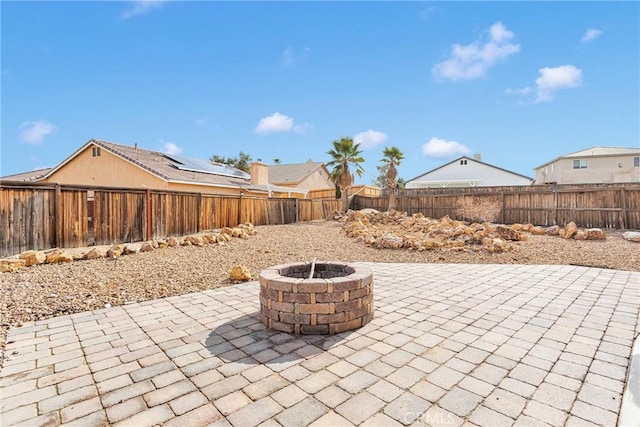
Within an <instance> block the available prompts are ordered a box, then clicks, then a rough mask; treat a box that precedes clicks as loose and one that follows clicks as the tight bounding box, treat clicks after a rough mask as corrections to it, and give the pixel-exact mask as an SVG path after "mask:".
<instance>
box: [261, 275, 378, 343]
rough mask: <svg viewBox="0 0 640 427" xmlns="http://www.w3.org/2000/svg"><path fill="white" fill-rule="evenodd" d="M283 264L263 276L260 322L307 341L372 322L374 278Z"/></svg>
mask: <svg viewBox="0 0 640 427" xmlns="http://www.w3.org/2000/svg"><path fill="white" fill-rule="evenodd" d="M311 270H312V264H307V263H295V264H283V265H277V266H275V267H271V268H268V269H266V270H263V271H262V272H261V273H260V277H259V282H260V321H261V322H262V323H263V324H264V325H265V326H267V327H268V328H270V329H275V330H278V331H282V332H287V333H294V334H304V335H327V334H337V333H340V332H344V331H349V330H352V329H357V328H360V327H361V326H364V325H366V324H367V323H369V322H370V321H371V319H373V273H372V272H371V270H369V269H368V268H364V267H353V266H350V265H348V264H346V263H339V262H316V263H315V264H314V265H313V270H314V274H313V277H314V278H312V279H309V278H308V277H309V275H310V273H311Z"/></svg>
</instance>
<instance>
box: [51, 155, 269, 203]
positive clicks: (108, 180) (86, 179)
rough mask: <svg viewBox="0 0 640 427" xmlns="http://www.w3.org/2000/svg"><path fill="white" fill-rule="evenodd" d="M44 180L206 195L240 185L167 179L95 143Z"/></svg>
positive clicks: (227, 191) (231, 192)
mask: <svg viewBox="0 0 640 427" xmlns="http://www.w3.org/2000/svg"><path fill="white" fill-rule="evenodd" d="M43 181H44V182H53V183H58V184H67V185H92V186H98V187H114V188H138V189H146V188H149V189H151V190H165V191H188V192H193V193H204V194H222V195H237V194H239V193H240V188H226V187H214V186H209V185H199V184H189V183H176V182H166V181H164V180H162V179H160V178H158V177H157V176H155V175H153V174H151V173H150V172H146V171H145V170H144V169H141V168H139V167H137V166H135V165H133V164H131V163H130V162H128V161H126V160H123V159H121V158H120V157H118V156H116V155H114V154H112V153H110V152H109V151H107V150H105V149H104V148H102V149H101V150H100V156H96V157H94V156H93V146H89V147H87V148H86V149H85V150H84V151H82V152H81V153H79V154H78V155H77V156H76V157H74V158H73V159H72V160H71V161H70V162H68V163H67V164H65V165H64V166H62V167H61V168H60V169H59V170H58V171H56V172H55V173H53V174H52V175H51V176H50V177H49V178H47V179H45V180H43ZM243 193H244V194H245V195H247V196H260V197H264V196H265V193H264V192H260V193H258V192H252V191H248V190H243Z"/></svg>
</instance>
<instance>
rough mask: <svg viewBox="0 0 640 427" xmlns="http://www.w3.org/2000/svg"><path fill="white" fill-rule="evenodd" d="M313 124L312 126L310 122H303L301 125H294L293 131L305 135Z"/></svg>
mask: <svg viewBox="0 0 640 427" xmlns="http://www.w3.org/2000/svg"><path fill="white" fill-rule="evenodd" d="M312 127H313V126H311V125H310V124H309V123H303V124H301V125H295V126H294V127H293V131H294V132H295V133H297V134H298V135H305V134H306V133H307V131H308V130H309V129H311V128H312Z"/></svg>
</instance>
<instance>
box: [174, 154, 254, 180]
mask: <svg viewBox="0 0 640 427" xmlns="http://www.w3.org/2000/svg"><path fill="white" fill-rule="evenodd" d="M165 157H167V158H168V159H169V160H172V161H173V162H174V164H173V165H174V166H175V167H176V168H178V169H180V170H184V171H190V172H202V173H208V174H213V175H225V176H234V177H236V178H250V177H251V175H249V174H248V173H246V172H244V171H241V170H240V169H237V168H234V167H233V166H229V165H223V164H220V163H210V162H207V161H205V160H200V159H192V158H190V157H182V156H177V155H175V154H170V155H169V154H165Z"/></svg>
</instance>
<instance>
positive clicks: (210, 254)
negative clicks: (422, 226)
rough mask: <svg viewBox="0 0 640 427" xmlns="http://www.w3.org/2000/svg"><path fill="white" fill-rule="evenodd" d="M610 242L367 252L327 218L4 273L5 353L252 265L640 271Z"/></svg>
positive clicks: (639, 253)
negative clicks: (38, 335)
mask: <svg viewBox="0 0 640 427" xmlns="http://www.w3.org/2000/svg"><path fill="white" fill-rule="evenodd" d="M607 235H608V238H607V240H605V241H587V240H581V241H577V240H565V239H562V238H560V237H557V236H530V237H529V240H526V241H521V242H510V249H509V250H508V251H507V252H504V253H499V254H491V253H488V252H486V251H475V250H471V249H463V250H460V249H439V250H435V251H426V252H415V251H409V250H380V249H373V248H369V247H366V246H365V245H364V243H359V242H356V241H355V240H354V239H350V238H348V237H346V235H345V233H344V232H343V231H342V226H341V223H338V222H336V221H322V222H310V223H300V224H293V225H279V226H278V225H271V226H258V227H256V234H255V235H253V236H250V238H249V239H248V240H243V239H237V238H234V239H232V241H231V242H228V243H227V244H226V245H224V246H218V245H207V246H204V247H195V246H186V247H177V248H166V249H158V250H155V251H153V252H146V253H138V254H134V255H126V256H122V257H120V258H118V259H117V260H115V261H114V260H110V259H109V260H108V259H97V260H91V261H76V262H73V263H68V264H46V265H39V266H34V267H28V268H24V269H22V270H19V271H17V272H14V273H4V274H1V275H0V287H1V290H2V292H1V294H0V324H1V326H2V327H1V328H0V349H2V348H4V342H5V336H6V331H7V330H8V328H9V327H10V326H19V325H21V324H22V322H25V321H30V320H38V319H45V318H49V317H53V316H60V315H65V314H71V313H77V312H82V311H87V310H94V309H98V308H104V307H105V305H106V304H109V305H111V306H116V305H122V304H125V303H127V302H139V301H144V300H148V299H155V298H162V297H167V296H170V295H179V294H184V293H188V292H194V291H200V290H204V289H212V288H216V287H219V286H225V285H229V284H232V282H231V281H230V280H229V279H228V277H229V271H230V270H231V268H232V267H233V266H234V265H235V264H244V265H245V266H247V267H248V268H249V269H250V271H251V273H252V275H253V276H254V278H257V277H258V274H259V273H260V271H261V270H262V269H264V268H266V267H270V266H273V265H276V264H282V263H289V262H301V261H304V262H308V261H311V260H312V259H313V258H317V259H318V260H323V261H347V262H349V261H378V262H416V263H471V264H487V263H491V264H575V265H584V266H591V267H600V268H610V269H616V270H630V271H640V245H639V244H638V243H634V242H629V241H626V240H624V239H622V237H621V232H618V231H614V232H608V233H607Z"/></svg>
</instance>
